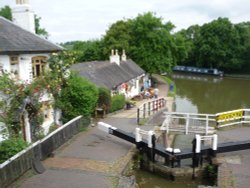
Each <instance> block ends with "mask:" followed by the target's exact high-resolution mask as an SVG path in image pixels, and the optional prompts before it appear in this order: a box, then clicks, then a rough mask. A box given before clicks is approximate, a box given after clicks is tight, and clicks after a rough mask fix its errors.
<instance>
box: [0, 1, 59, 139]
mask: <svg viewBox="0 0 250 188" xmlns="http://www.w3.org/2000/svg"><path fill="white" fill-rule="evenodd" d="M12 17H13V22H11V21H9V20H7V19H5V18H3V17H0V72H8V73H11V74H12V76H13V79H15V80H18V81H22V82H25V83H31V82H32V80H33V79H34V78H36V77H38V76H40V75H42V74H43V72H44V70H45V69H46V68H47V67H48V58H49V56H50V54H51V53H55V52H59V51H61V50H62V48H61V47H60V46H58V45H56V44H53V43H51V42H49V41H48V40H46V39H44V38H41V37H40V36H38V35H36V34H35V17H34V12H33V11H32V9H31V7H30V5H29V2H28V0H16V6H15V7H13V9H12ZM50 100H51V98H50V97H49V96H48V95H47V94H45V95H44V97H43V98H42V99H41V102H43V104H44V107H43V108H44V109H45V110H44V112H45V123H44V124H43V125H42V126H43V128H44V129H45V132H48V129H49V126H50V124H51V123H53V121H54V118H53V110H52V109H50V108H49V107H46V105H48V103H49V101H50ZM48 106H49V105H48ZM27 123H28V122H26V125H27ZM27 126H29V125H27ZM26 128H27V130H28V129H29V127H26ZM30 139H31V138H30V136H27V138H26V140H27V141H28V142H30V141H31V140H30Z"/></svg>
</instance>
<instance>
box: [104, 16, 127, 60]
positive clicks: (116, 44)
mask: <svg viewBox="0 0 250 188" xmlns="http://www.w3.org/2000/svg"><path fill="white" fill-rule="evenodd" d="M131 40H132V31H131V20H120V21H117V22H116V23H114V24H112V25H111V26H110V28H109V30H108V31H107V32H106V34H105V36H104V39H103V41H104V46H105V48H104V54H105V55H106V57H108V56H109V55H110V52H111V50H112V49H118V50H119V51H121V50H123V49H126V51H127V53H130V51H131Z"/></svg>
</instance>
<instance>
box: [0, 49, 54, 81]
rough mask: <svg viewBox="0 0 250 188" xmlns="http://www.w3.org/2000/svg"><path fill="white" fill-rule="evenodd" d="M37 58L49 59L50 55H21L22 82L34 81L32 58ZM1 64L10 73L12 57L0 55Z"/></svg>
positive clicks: (20, 75)
mask: <svg viewBox="0 0 250 188" xmlns="http://www.w3.org/2000/svg"><path fill="white" fill-rule="evenodd" d="M36 56H45V57H47V58H49V54H21V55H19V77H20V79H21V80H22V81H24V82H27V83H30V82H32V80H33V75H32V58H33V57H36ZM0 64H1V65H3V69H4V70H6V71H7V72H10V70H11V65H10V57H9V56H8V55H0Z"/></svg>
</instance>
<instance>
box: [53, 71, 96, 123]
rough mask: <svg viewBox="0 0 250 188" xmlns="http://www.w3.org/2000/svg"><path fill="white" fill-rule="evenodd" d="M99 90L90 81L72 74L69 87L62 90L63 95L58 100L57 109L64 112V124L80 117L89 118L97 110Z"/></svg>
mask: <svg viewBox="0 0 250 188" xmlns="http://www.w3.org/2000/svg"><path fill="white" fill-rule="evenodd" d="M97 99H98V90H97V88H96V86H95V85H94V84H92V83H91V82H89V81H88V80H86V79H84V78H82V77H80V76H79V75H77V74H74V73H72V74H71V75H70V78H69V79H68V80H67V85H66V86H65V87H63V88H62V91H61V95H60V97H58V98H57V99H56V103H57V107H59V108H60V109H61V110H62V116H63V122H64V123H65V122H68V121H69V120H71V119H73V118H75V117H77V116H79V115H84V116H89V115H90V114H91V113H92V112H93V111H94V109H95V107H96V103H97Z"/></svg>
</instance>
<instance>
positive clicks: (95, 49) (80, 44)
mask: <svg viewBox="0 0 250 188" xmlns="http://www.w3.org/2000/svg"><path fill="white" fill-rule="evenodd" d="M72 50H73V52H75V53H76V55H77V56H76V60H77V62H84V61H95V60H103V59H104V57H103V42H102V40H92V41H77V42H75V43H74V44H73V46H72Z"/></svg>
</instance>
